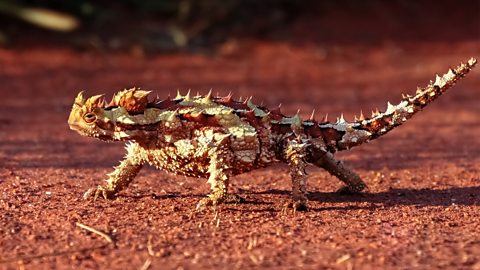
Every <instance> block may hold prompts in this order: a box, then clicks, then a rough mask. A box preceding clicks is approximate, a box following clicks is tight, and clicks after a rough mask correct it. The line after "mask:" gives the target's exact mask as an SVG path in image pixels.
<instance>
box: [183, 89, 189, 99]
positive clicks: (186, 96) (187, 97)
mask: <svg viewBox="0 0 480 270" xmlns="http://www.w3.org/2000/svg"><path fill="white" fill-rule="evenodd" d="M184 100H190V89H188V92H187V94H186V95H185V98H184Z"/></svg>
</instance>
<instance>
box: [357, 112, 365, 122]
mask: <svg viewBox="0 0 480 270" xmlns="http://www.w3.org/2000/svg"><path fill="white" fill-rule="evenodd" d="M358 120H361V121H363V120H365V116H364V115H363V111H361V110H360V118H358Z"/></svg>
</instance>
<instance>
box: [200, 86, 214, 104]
mask: <svg viewBox="0 0 480 270" xmlns="http://www.w3.org/2000/svg"><path fill="white" fill-rule="evenodd" d="M211 101H212V89H210V91H208V94H207V95H206V96H205V97H204V98H203V100H202V103H210V102H211Z"/></svg>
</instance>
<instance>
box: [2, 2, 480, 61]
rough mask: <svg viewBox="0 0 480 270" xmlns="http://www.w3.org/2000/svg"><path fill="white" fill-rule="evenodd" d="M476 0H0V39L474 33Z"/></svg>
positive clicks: (198, 40) (95, 42)
mask: <svg viewBox="0 0 480 270" xmlns="http://www.w3.org/2000/svg"><path fill="white" fill-rule="evenodd" d="M479 11H480V1H479V0H470V1H469V0H460V1H433V0H420V1H402V0H394V1H382V0H370V1H355V0H340V1H312V0H306V1H295V0H263V1H258V0H204V1H195V0H158V1H155V0H145V1H133V0H119V1H88V0H79V1H62V0H44V1H39V0H19V1H13V0H0V25H1V26H0V45H2V46H7V47H15V46H42V45H46V44H48V45H55V46H72V47H75V48H82V49H89V48H90V49H91V48H93V49H105V50H111V49H132V50H134V51H136V52H139V51H140V52H144V51H147V52H171V51H179V50H183V51H185V50H186V51H193V52H199V51H200V52H206V51H207V52H212V51H218V49H220V50H222V51H223V52H225V51H227V52H231V51H232V50H234V49H235V46H236V44H237V43H238V42H240V43H241V42H244V41H248V40H252V39H253V40H271V41H288V42H289V43H292V44H297V45H298V44H305V43H318V44H332V43H334V44H344V43H351V44H357V45H359V44H366V45H369V46H371V45H384V44H386V43H387V44H388V43H400V44H415V43H424V42H431V41H440V40H443V41H449V42H456V41H459V40H478V38H479V33H480V23H479V15H480V14H479Z"/></svg>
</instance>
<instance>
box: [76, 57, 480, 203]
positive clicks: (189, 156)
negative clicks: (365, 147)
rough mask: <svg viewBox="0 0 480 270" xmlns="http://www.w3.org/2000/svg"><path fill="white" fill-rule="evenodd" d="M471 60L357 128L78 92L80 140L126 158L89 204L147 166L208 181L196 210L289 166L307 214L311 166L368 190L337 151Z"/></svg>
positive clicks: (276, 113) (240, 108)
mask: <svg viewBox="0 0 480 270" xmlns="http://www.w3.org/2000/svg"><path fill="white" fill-rule="evenodd" d="M476 62H477V61H476V60H475V59H473V58H472V59H470V60H469V61H468V62H467V63H466V64H461V65H460V66H458V67H457V68H455V69H450V70H449V71H448V73H447V74H445V75H443V76H437V77H436V79H435V81H434V82H430V84H429V85H427V86H426V87H425V88H418V89H417V92H416V94H415V95H414V96H409V95H406V96H403V99H402V101H401V102H400V103H398V104H397V105H392V104H390V103H388V106H387V109H386V111H385V112H378V111H377V112H373V113H372V116H371V117H370V118H365V117H364V116H363V114H361V115H360V118H359V119H356V120H355V121H354V122H347V121H345V120H344V119H343V116H342V117H340V118H337V121H336V122H332V123H331V122H328V121H327V119H324V120H323V121H317V120H315V119H314V118H313V115H312V117H311V118H310V119H308V120H302V119H301V118H300V116H299V115H298V114H297V115H295V116H291V117H288V116H285V115H283V114H282V113H281V112H280V110H279V109H274V110H269V109H267V108H265V107H263V106H257V105H254V104H253V103H252V100H251V99H247V100H246V101H236V100H234V99H233V98H232V96H231V95H228V96H226V97H213V96H212V94H211V92H210V93H208V94H207V95H205V96H201V95H196V96H192V95H190V93H187V94H186V95H184V96H183V95H180V94H178V95H177V96H176V97H175V98H174V99H170V98H167V99H165V100H159V99H158V98H155V99H153V100H152V99H149V98H148V95H149V93H150V92H149V91H144V90H141V89H129V90H123V91H120V92H118V93H117V94H116V95H115V96H114V97H113V99H112V101H111V102H110V103H108V104H107V103H106V102H105V100H104V99H103V97H102V96H101V95H98V96H93V97H90V98H88V99H85V98H84V97H83V93H82V92H80V93H79V94H78V96H77V98H76V99H75V103H74V105H73V108H72V111H71V113H70V116H69V119H68V123H69V125H70V128H71V129H73V130H75V131H77V132H78V133H80V134H81V135H83V136H88V137H94V138H98V139H101V140H105V141H127V142H129V143H127V155H126V157H125V158H124V160H123V161H122V162H121V163H120V165H119V166H118V167H116V168H115V170H114V171H113V172H112V173H111V174H109V175H108V176H109V177H108V179H107V183H106V184H105V185H103V186H98V187H96V188H92V189H90V190H88V191H87V192H86V193H85V197H86V198H88V197H93V198H97V197H98V196H103V197H104V198H112V197H114V196H115V195H116V194H117V193H118V192H119V191H121V190H122V189H123V188H125V187H126V186H127V185H128V184H129V183H130V182H131V181H132V180H133V179H134V178H135V176H136V174H137V173H138V172H139V171H140V169H141V168H142V166H143V165H144V164H145V163H148V164H150V165H153V166H155V167H157V168H159V169H164V170H166V171H169V172H173V173H177V174H183V175H188V176H194V177H202V178H208V183H209V184H210V185H211V193H210V195H209V196H208V197H207V198H205V199H202V200H201V201H200V202H199V204H198V205H197V208H199V209H202V208H204V207H205V206H207V205H216V204H218V203H222V202H224V201H226V200H229V199H230V198H231V196H230V195H228V194H227V188H228V182H229V179H230V178H231V176H234V175H237V174H240V173H243V172H247V171H251V170H254V169H257V168H261V167H265V166H268V165H270V164H272V163H274V162H285V163H287V164H288V165H289V168H290V175H291V177H292V190H293V191H292V201H291V202H289V203H287V204H286V205H288V206H291V207H293V208H295V209H298V210H301V209H307V191H306V182H307V175H306V172H305V168H306V166H307V165H308V164H314V165H316V166H318V167H321V168H324V169H325V170H327V171H328V172H330V173H331V174H332V175H334V176H336V177H338V178H339V179H340V180H341V181H343V182H344V183H345V184H346V186H345V187H343V188H342V189H341V191H342V192H347V193H357V192H361V191H362V190H364V189H365V188H366V184H365V183H364V182H363V181H362V180H361V179H360V177H359V176H358V175H357V174H356V173H355V172H353V171H351V170H349V169H348V168H347V167H346V166H345V165H344V164H343V163H342V162H341V161H337V160H335V159H334V158H333V154H334V153H335V152H336V151H341V150H347V149H349V148H351V147H354V146H357V145H361V144H363V143H365V142H368V141H370V140H372V139H375V138H377V137H379V136H381V135H383V134H386V133H387V132H388V131H390V130H392V129H393V128H394V127H396V126H399V125H401V124H402V123H403V122H405V121H407V120H408V119H409V118H410V117H412V116H413V115H414V114H415V113H416V112H418V111H421V110H422V108H423V107H425V106H426V105H427V104H429V103H430V102H432V101H433V100H435V99H436V98H437V97H438V96H440V95H442V94H443V93H444V92H445V91H446V90H447V89H448V88H450V87H451V86H453V85H454V84H455V82H456V81H457V80H459V79H460V78H461V77H463V76H464V75H465V74H467V73H468V72H469V71H470V70H471V69H472V68H473V67H474V66H475V64H476Z"/></svg>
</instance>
